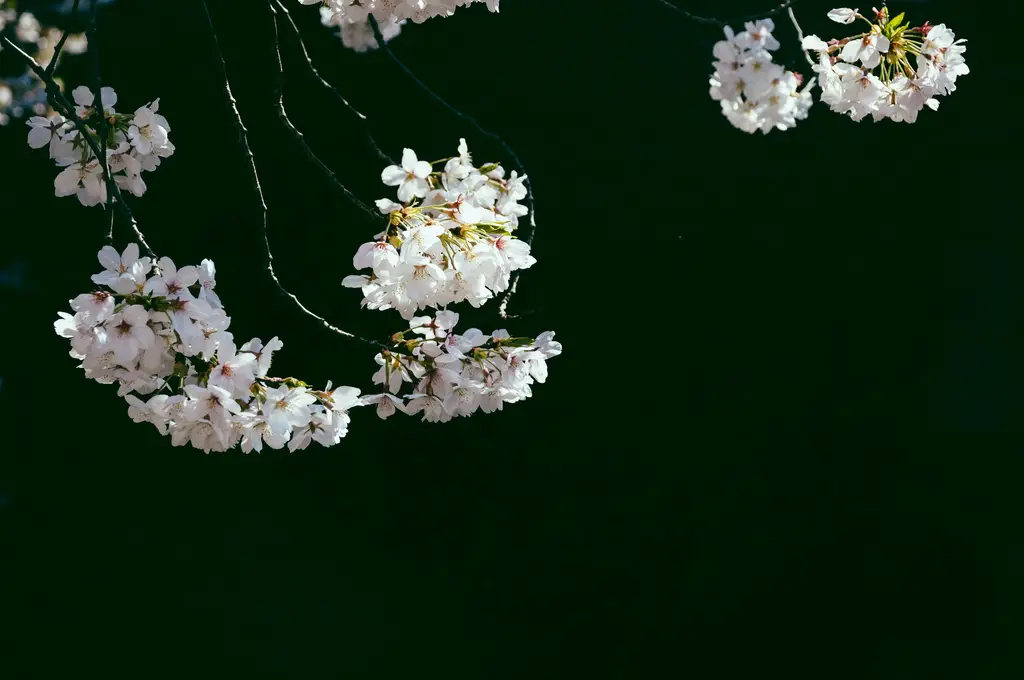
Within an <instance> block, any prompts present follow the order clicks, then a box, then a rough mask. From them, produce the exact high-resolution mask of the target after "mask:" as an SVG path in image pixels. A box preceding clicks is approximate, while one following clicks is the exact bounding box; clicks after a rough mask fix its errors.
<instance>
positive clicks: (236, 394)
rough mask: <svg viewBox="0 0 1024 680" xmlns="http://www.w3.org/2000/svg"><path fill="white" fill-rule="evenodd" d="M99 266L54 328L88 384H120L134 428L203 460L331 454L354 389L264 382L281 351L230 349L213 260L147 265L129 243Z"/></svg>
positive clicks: (273, 346)
mask: <svg viewBox="0 0 1024 680" xmlns="http://www.w3.org/2000/svg"><path fill="white" fill-rule="evenodd" d="M98 258H99V261H100V264H101V265H103V271H102V272H100V273H99V274H95V275H94V276H93V277H92V281H93V283H95V284H96V285H97V289H96V290H93V291H91V292H87V293H82V294H81V295H79V296H77V297H75V298H74V299H72V300H70V304H71V309H72V310H73V311H74V314H73V315H72V314H68V313H67V312H60V313H59V316H60V318H59V319H58V320H57V321H56V323H55V324H54V329H55V330H56V332H57V334H58V335H60V336H62V337H65V338H68V339H69V340H70V342H71V352H70V354H71V356H72V357H74V358H75V359H79V360H81V362H82V363H81V364H80V365H79V367H80V368H82V369H83V370H84V371H85V375H86V377H88V378H91V379H93V380H96V381H97V382H100V383H104V384H113V383H117V384H118V386H119V387H118V395H119V396H123V397H124V398H125V399H126V400H127V402H128V404H129V408H128V414H129V416H130V417H131V418H132V420H134V421H135V422H150V423H152V424H153V425H155V426H156V428H157V430H158V431H159V432H160V433H161V434H163V435H169V436H170V437H171V443H172V444H173V445H174V446H182V445H184V444H186V443H189V444H191V445H192V446H194V447H195V448H197V449H201V450H203V451H205V452H206V453H209V452H210V451H226V450H228V449H229V448H233V447H234V446H236V445H240V446H241V449H242V450H243V451H245V452H247V453H248V452H249V451H253V450H255V451H261V450H262V448H263V445H264V444H266V445H267V446H270V447H271V448H275V449H279V448H282V447H284V446H285V445H287V446H288V449H289V450H290V451H296V450H298V449H303V448H306V447H307V446H308V445H309V443H310V442H311V441H316V442H318V443H320V444H321V445H323V446H332V445H334V444H337V443H338V442H340V441H341V438H342V437H344V436H345V435H346V434H347V432H348V423H349V416H348V412H347V411H348V409H349V408H352V407H353V406H357V405H360V401H359V390H357V389H355V388H353V387H338V388H335V389H331V386H330V384H328V385H327V387H325V388H324V389H323V390H315V389H312V388H310V386H309V385H307V384H306V383H304V382H302V381H300V380H296V379H294V378H273V377H269V376H268V372H269V370H270V363H271V359H272V358H273V353H274V352H275V351H277V350H279V349H281V347H283V345H284V343H282V342H281V341H280V340H279V339H278V338H276V337H275V338H272V339H271V340H270V341H269V342H267V343H266V344H263V343H262V342H261V341H260V339H259V338H253V339H252V340H250V341H248V342H246V343H245V344H243V345H242V346H241V347H236V345H235V341H234V337H233V336H232V334H231V333H230V332H229V331H228V330H227V329H228V326H229V325H230V323H231V318H230V317H229V316H227V314H226V313H225V311H224V307H223V305H222V304H221V301H220V298H219V297H218V296H217V293H216V292H215V290H214V289H215V287H216V279H215V275H216V269H215V267H214V264H213V262H212V261H210V260H203V261H202V263H201V264H200V265H199V266H197V267H196V266H186V267H181V268H177V267H176V266H175V264H174V262H173V261H172V260H171V259H170V258H167V257H162V258H160V259H159V261H157V262H156V263H154V262H153V261H152V259H151V258H149V257H141V258H140V257H139V247H138V246H137V245H136V244H134V243H132V244H129V245H128V247H127V248H125V250H124V252H123V253H118V252H117V251H116V250H114V248H112V247H110V246H106V247H104V248H103V249H102V250H100V251H99V255H98ZM137 395H142V396H146V395H153V396H150V397H149V398H148V399H147V400H146V401H143V400H142V399H140V398H139V396H137Z"/></svg>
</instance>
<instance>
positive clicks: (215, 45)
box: [201, 0, 382, 348]
mask: <svg viewBox="0 0 1024 680" xmlns="http://www.w3.org/2000/svg"><path fill="white" fill-rule="evenodd" d="M201 4H202V6H203V14H204V16H205V18H206V25H207V27H208V28H209V35H210V43H211V46H212V49H213V52H214V54H215V55H216V59H215V60H214V61H215V63H216V66H217V68H218V71H219V74H220V77H221V80H222V81H223V82H224V87H223V91H224V100H225V103H226V104H227V107H228V109H230V111H231V116H232V122H233V124H234V126H235V129H236V130H237V131H238V144H239V149H240V150H241V152H242V155H243V156H245V159H246V161H247V163H246V166H247V169H248V170H249V174H250V177H251V179H252V187H253V191H254V192H255V194H256V199H257V201H258V203H259V207H260V219H261V221H262V227H263V245H264V249H265V251H266V255H267V271H268V272H270V278H271V279H273V281H274V284H275V285H276V286H277V289H278V290H279V291H280V292H281V293H282V294H284V295H285V296H286V297H288V298H290V299H291V301H292V302H294V303H295V305H296V306H297V307H298V308H299V309H300V310H302V312H303V313H305V314H306V315H308V316H311V317H313V318H314V319H316V320H317V321H319V322H320V323H321V324H322V325H323V326H324V327H325V328H327V329H328V330H330V331H332V332H333V333H337V334H338V335H341V336H344V337H346V338H351V339H354V340H359V341H361V342H363V343H365V344H368V345H372V346H374V347H378V348H379V347H382V345H381V343H378V342H374V341H373V340H367V339H366V338H362V337H360V336H358V335H354V334H352V333H349V332H348V331H345V330H342V329H341V328H338V327H337V326H334V325H332V324H331V323H330V322H328V321H327V320H326V319H325V318H323V317H322V316H320V315H318V314H316V313H314V312H312V311H311V310H310V309H309V308H307V307H306V306H305V305H303V304H302V302H300V301H299V298H297V297H296V296H295V295H293V294H292V293H290V292H288V290H287V289H286V288H285V287H284V285H283V284H282V283H281V280H280V279H279V278H278V277H277V273H276V272H275V271H274V255H273V253H272V252H271V250H270V237H269V234H268V229H267V202H266V200H265V199H264V197H263V188H262V187H261V186H260V177H259V173H257V171H256V158H255V157H254V156H253V153H252V149H251V148H250V147H249V134H248V131H247V130H246V128H245V124H244V123H243V122H242V115H241V114H240V113H239V112H238V104H237V103H236V102H235V96H234V94H232V92H231V82H230V81H229V80H228V70H227V69H228V67H227V63H226V62H225V61H224V53H223V52H221V49H220V40H218V38H217V31H216V29H215V28H214V25H213V18H212V17H211V16H210V8H209V7H208V6H207V4H206V0H201ZM268 7H269V5H268ZM270 9H271V11H273V8H270ZM275 30H276V24H275Z"/></svg>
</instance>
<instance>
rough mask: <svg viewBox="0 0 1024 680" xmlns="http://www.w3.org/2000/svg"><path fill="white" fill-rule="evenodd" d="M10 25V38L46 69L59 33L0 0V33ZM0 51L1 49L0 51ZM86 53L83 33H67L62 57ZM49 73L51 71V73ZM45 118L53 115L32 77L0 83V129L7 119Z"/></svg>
mask: <svg viewBox="0 0 1024 680" xmlns="http://www.w3.org/2000/svg"><path fill="white" fill-rule="evenodd" d="M8 25H13V27H14V30H13V34H14V37H15V38H17V40H18V42H19V43H20V44H21V45H23V46H24V48H25V50H26V51H27V52H28V53H29V54H30V55H31V56H32V57H33V58H34V59H35V60H36V62H37V63H39V64H40V65H41V66H43V67H44V68H45V67H48V66H49V65H50V62H51V60H52V59H53V58H54V56H55V54H56V49H57V45H58V44H60V42H61V37H62V35H63V32H62V31H61V30H60V29H58V28H55V27H53V26H44V25H43V24H41V23H40V22H39V20H38V19H37V18H36V17H35V15H34V14H32V13H31V12H20V13H19V12H18V11H17V10H15V9H14V8H13V7H12V6H11V5H10V3H8V2H7V0H0V31H3V30H4V29H5V28H6V27H7V26H8ZM0 49H2V48H0ZM87 49H88V38H87V37H86V35H85V33H71V34H68V35H67V37H66V38H65V39H64V43H63V45H61V51H62V53H64V54H82V53H84V52H85V51H86V50H87ZM51 70H52V69H51ZM30 112H31V113H34V114H36V115H38V116H46V115H49V114H52V113H53V109H51V108H50V106H49V104H48V102H47V98H46V84H45V83H44V82H43V81H42V80H41V79H40V78H39V76H38V75H37V74H35V73H33V72H32V71H31V70H26V71H24V72H23V73H21V74H19V75H15V76H11V77H7V78H3V79H0V126H2V125H6V124H7V123H9V122H10V119H11V118H22V117H23V116H25V114H26V113H30Z"/></svg>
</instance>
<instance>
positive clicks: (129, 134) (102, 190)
mask: <svg viewBox="0 0 1024 680" xmlns="http://www.w3.org/2000/svg"><path fill="white" fill-rule="evenodd" d="M71 95H72V97H73V98H74V101H75V105H76V106H75V115H76V116H77V117H78V119H79V120H80V121H82V122H83V124H84V127H85V132H84V133H83V131H82V130H80V129H78V127H77V126H75V124H74V122H73V121H71V120H68V119H66V118H64V116H62V115H60V114H58V113H55V114H52V115H50V116H49V117H43V116H33V117H32V118H30V119H29V120H28V126H29V127H30V128H31V129H30V130H29V133H28V144H29V146H31V147H32V148H33V149H41V148H43V147H47V148H48V149H49V153H50V158H52V159H53V160H54V162H55V163H56V164H57V166H58V167H63V168H64V169H63V170H62V171H61V172H60V173H59V174H58V175H57V177H56V178H55V179H54V182H53V186H54V193H55V194H56V195H57V196H72V195H74V196H77V197H78V200H79V201H80V202H81V204H82V205H85V206H92V205H102V204H103V203H105V202H106V200H107V185H106V183H105V182H104V179H103V164H102V163H100V161H99V159H98V158H97V157H96V154H95V153H93V149H92V146H91V145H90V144H89V143H88V141H87V140H86V138H85V137H84V135H89V136H90V137H91V138H92V140H93V141H94V142H95V143H96V145H97V146H99V147H100V148H104V147H105V149H104V150H105V152H106V156H107V157H106V162H107V165H108V166H109V169H110V173H111V175H112V176H113V178H114V180H115V181H116V182H117V186H118V187H119V188H121V189H122V190H126V191H129V192H131V193H132V194H134V195H135V196H141V195H142V194H143V193H145V191H146V182H145V181H144V180H143V179H142V173H143V172H148V171H152V170H155V169H156V168H157V166H159V165H160V159H161V158H166V157H168V156H170V155H171V154H173V153H174V145H173V144H172V143H171V141H170V139H168V133H169V132H170V130H171V126H170V125H169V124H168V123H167V119H166V118H164V117H163V116H162V115H161V114H160V113H158V112H157V111H158V109H159V105H160V100H159V99H157V100H156V101H154V102H153V103H152V104H146V105H145V106H141V107H139V108H138V109H136V110H135V112H134V113H118V112H117V111H115V110H114V105H115V104H116V103H117V93H116V92H114V89H113V88H110V87H104V88H102V89H101V90H100V100H101V106H99V107H97V106H95V101H94V95H93V92H92V90H90V89H89V88H88V87H85V86H84V85H83V86H80V87H76V88H75V89H74V90H73V91H72V93H71ZM103 118H105V119H106V122H107V124H108V125H109V126H110V134H109V135H108V136H107V138H106V139H105V140H100V135H99V133H98V130H99V124H98V121H100V120H101V119H103Z"/></svg>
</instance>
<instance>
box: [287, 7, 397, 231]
mask: <svg viewBox="0 0 1024 680" xmlns="http://www.w3.org/2000/svg"><path fill="white" fill-rule="evenodd" d="M267 8H268V9H269V10H270V12H271V14H272V17H273V21H272V22H271V23H272V24H273V27H274V31H273V41H274V54H275V56H276V58H277V76H276V77H275V79H274V98H275V102H274V108H275V109H276V110H277V117H278V119H280V121H281V123H282V124H283V125H284V126H285V129H287V130H288V133H289V134H290V135H291V136H292V139H294V140H295V142H296V143H297V144H298V145H299V147H301V148H302V150H303V151H304V152H305V154H306V157H307V158H308V159H309V160H310V161H312V162H313V164H314V165H316V166H317V168H319V169H320V171H321V172H322V173H323V174H324V175H326V176H327V179H328V180H329V181H330V182H331V186H333V187H334V188H335V190H337V191H340V192H341V193H342V195H344V196H345V198H347V199H348V200H349V201H350V202H351V203H352V204H353V205H355V206H356V207H357V208H359V209H360V210H362V211H363V212H365V213H366V214H367V215H369V216H370V218H371V219H373V220H374V221H380V220H381V218H382V216H381V214H380V212H378V211H377V210H374V209H373V208H371V207H370V206H369V205H367V204H366V203H364V202H363V201H362V199H360V198H359V197H358V196H356V195H355V194H354V193H353V192H352V191H351V190H350V189H349V188H348V187H347V186H345V185H344V184H342V182H341V180H340V179H338V176H337V175H336V174H334V171H333V170H331V169H330V168H329V167H328V166H327V164H326V163H324V162H323V161H322V160H320V158H319V157H318V156H317V155H316V154H315V153H314V152H313V149H311V148H310V147H309V144H307V143H306V139H305V137H304V135H303V134H302V133H301V132H299V129H298V128H297V127H295V125H294V123H292V121H291V119H290V118H288V111H287V110H285V108H284V63H283V62H282V61H281V46H280V44H279V42H278V34H277V10H275V9H274V6H273V5H272V4H270V3H269V2H268V4H267Z"/></svg>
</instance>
